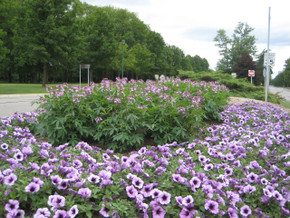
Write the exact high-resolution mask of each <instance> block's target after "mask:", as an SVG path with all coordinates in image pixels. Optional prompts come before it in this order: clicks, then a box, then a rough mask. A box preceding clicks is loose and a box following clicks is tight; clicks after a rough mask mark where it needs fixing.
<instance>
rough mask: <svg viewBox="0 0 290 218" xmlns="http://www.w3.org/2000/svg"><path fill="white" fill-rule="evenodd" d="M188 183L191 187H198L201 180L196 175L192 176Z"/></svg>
mask: <svg viewBox="0 0 290 218" xmlns="http://www.w3.org/2000/svg"><path fill="white" fill-rule="evenodd" d="M189 184H190V185H191V187H194V188H199V187H200V184H201V181H200V179H199V178H198V177H195V176H194V177H192V178H191V180H190V181H189Z"/></svg>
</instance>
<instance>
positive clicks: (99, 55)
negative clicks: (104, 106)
mask: <svg viewBox="0 0 290 218" xmlns="http://www.w3.org/2000/svg"><path fill="white" fill-rule="evenodd" d="M0 19H1V22H0V72H1V74H0V81H8V82H41V81H42V83H43V85H45V84H46V83H47V82H77V81H78V75H79V74H78V69H79V68H78V65H79V64H90V65H91V70H90V71H91V72H92V78H91V79H92V80H93V81H95V82H98V81H100V80H101V79H102V78H105V77H106V78H109V79H115V78H116V77H117V76H120V72H121V63H122V55H123V54H122V53H123V50H124V56H125V61H124V66H125V72H124V76H126V77H129V78H139V79H150V78H154V74H159V75H161V74H164V75H167V76H174V75H177V74H178V70H193V71H195V72H200V71H207V70H208V69H209V64H208V62H207V60H206V59H205V58H201V57H199V56H198V55H195V56H194V57H191V56H190V55H185V54H184V52H183V51H182V50H181V49H180V48H178V47H176V46H174V45H168V44H166V43H165V42H164V39H163V37H162V36H161V35H160V34H159V33H157V32H154V31H152V30H151V29H150V27H149V26H148V25H146V24H144V22H143V21H141V20H140V19H139V18H138V17H137V16H136V14H135V13H132V12H129V11H127V10H126V9H117V8H114V7H97V6H92V5H89V4H87V3H81V2H80V1H79V0H26V1H22V0H15V1H12V2H11V1H9V0H2V1H1V2H0ZM123 40H124V41H125V44H124V45H123V44H122V41H123ZM123 46H124V47H123ZM83 80H84V78H83Z"/></svg>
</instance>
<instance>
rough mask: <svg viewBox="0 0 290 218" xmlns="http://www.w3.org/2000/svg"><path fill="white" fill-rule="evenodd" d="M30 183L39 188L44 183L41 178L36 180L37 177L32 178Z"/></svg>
mask: <svg viewBox="0 0 290 218" xmlns="http://www.w3.org/2000/svg"><path fill="white" fill-rule="evenodd" d="M32 181H33V182H35V183H36V184H38V185H39V187H40V188H41V187H42V186H43V183H44V182H43V180H42V179H41V178H37V177H33V179H32Z"/></svg>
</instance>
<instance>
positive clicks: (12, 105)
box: [0, 86, 290, 117]
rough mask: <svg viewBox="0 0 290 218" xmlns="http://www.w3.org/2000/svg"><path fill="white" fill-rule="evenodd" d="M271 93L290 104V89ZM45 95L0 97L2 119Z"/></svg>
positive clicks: (25, 109)
mask: <svg viewBox="0 0 290 218" xmlns="http://www.w3.org/2000/svg"><path fill="white" fill-rule="evenodd" d="M269 91H270V92H271V93H274V94H276V93H278V94H279V95H281V96H282V97H283V98H284V99H285V100H286V101H287V102H290V89H285V88H278V87H274V86H270V87H269ZM40 96H43V94H25V95H0V117H6V116H12V115H13V114H14V113H15V112H18V113H23V112H31V111H34V110H35V109H36V108H37V106H38V105H37V104H34V105H32V102H33V101H35V100H37V99H38V98H39V97H40Z"/></svg>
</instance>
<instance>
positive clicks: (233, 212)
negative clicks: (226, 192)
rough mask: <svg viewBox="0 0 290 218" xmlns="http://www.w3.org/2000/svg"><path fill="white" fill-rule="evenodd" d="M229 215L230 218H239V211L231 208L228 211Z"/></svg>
mask: <svg viewBox="0 0 290 218" xmlns="http://www.w3.org/2000/svg"><path fill="white" fill-rule="evenodd" d="M228 215H229V217H230V218H239V215H238V213H237V210H235V209H234V208H232V207H229V209H228Z"/></svg>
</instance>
